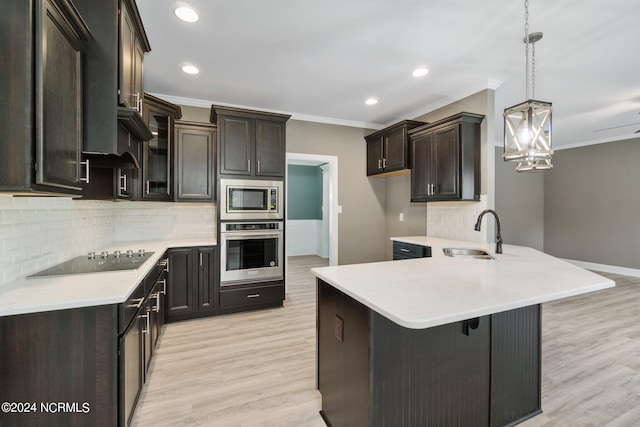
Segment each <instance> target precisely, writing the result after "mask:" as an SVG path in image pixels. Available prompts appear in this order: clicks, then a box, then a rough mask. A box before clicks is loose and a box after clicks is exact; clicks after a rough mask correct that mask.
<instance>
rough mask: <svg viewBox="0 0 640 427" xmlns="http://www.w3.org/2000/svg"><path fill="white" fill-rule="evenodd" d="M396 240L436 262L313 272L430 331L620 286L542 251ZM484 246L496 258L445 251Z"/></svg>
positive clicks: (402, 262) (408, 324)
mask: <svg viewBox="0 0 640 427" xmlns="http://www.w3.org/2000/svg"><path fill="white" fill-rule="evenodd" d="M391 240H395V241H399V242H406V243H413V244H418V245H422V246H430V247H431V252H432V257H431V258H418V259H408V260H400V261H386V262H375V263H366V264H353V265H344V266H334V267H319V268H314V269H312V272H313V274H315V275H316V277H318V278H320V279H322V280H324V281H325V282H327V283H329V284H330V285H332V286H333V287H335V288H336V289H338V290H340V291H342V292H344V293H345V294H347V295H349V296H351V297H352V298H354V299H355V300H357V301H359V302H361V303H362V304H364V305H365V306H367V307H369V308H370V309H372V310H374V311H376V312H378V313H379V314H381V315H383V316H385V317H386V318H388V319H390V320H392V321H394V322H395V323H397V324H399V325H401V326H404V327H406V328H411V329H423V328H429V327H433V326H438V325H443V324H446V323H452V322H457V321H461V320H465V319H469V318H473V317H479V316H484V315H488V314H493V313H498V312H502V311H507V310H511V309H516V308H521V307H526V306H530V305H534V304H540V303H543V302H547V301H553V300H556V299H561V298H566V297H570V296H574V295H580V294H584V293H588V292H593V291H597V290H601V289H606V288H610V287H613V286H615V282H614V281H612V280H610V279H608V278H606V277H602V276H600V275H598V274H595V273H592V272H590V271H587V270H584V269H582V268H580V267H577V266H575V265H573V264H570V263H568V262H566V261H563V260H560V259H558V258H555V257H552V256H550V255H546V254H544V253H542V252H540V251H537V250H535V249H531V248H527V247H523V246H513V245H504V246H503V253H502V254H496V253H495V244H493V243H491V244H481V243H469V242H461V241H455V240H445V239H438V238H432V237H425V236H412V237H397V238H396V237H393V238H391ZM445 247H456V248H475V249H484V250H486V251H487V252H489V253H490V254H491V255H492V256H494V257H495V259H493V260H486V259H470V258H463V257H457V258H451V257H447V256H445V255H444V254H443V252H442V248H445Z"/></svg>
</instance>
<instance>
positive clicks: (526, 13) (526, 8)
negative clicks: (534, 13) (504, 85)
mask: <svg viewBox="0 0 640 427" xmlns="http://www.w3.org/2000/svg"><path fill="white" fill-rule="evenodd" d="M524 53H525V56H526V61H525V87H526V90H525V92H526V94H527V97H526V99H529V0H524Z"/></svg>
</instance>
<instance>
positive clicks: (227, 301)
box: [220, 284, 284, 307]
mask: <svg viewBox="0 0 640 427" xmlns="http://www.w3.org/2000/svg"><path fill="white" fill-rule="evenodd" d="M282 300H284V284H278V285H267V286H264V285H263V286H254V287H251V288H239V289H238V288H236V289H222V290H220V307H232V306H234V305H253V304H264V303H277V302H281V301H282Z"/></svg>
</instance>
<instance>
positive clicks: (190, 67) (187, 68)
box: [182, 65, 200, 74]
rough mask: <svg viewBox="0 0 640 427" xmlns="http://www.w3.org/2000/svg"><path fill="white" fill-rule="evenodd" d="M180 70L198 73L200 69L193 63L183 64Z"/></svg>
mask: <svg viewBox="0 0 640 427" xmlns="http://www.w3.org/2000/svg"><path fill="white" fill-rule="evenodd" d="M182 71H184V72H185V73H187V74H198V73H199V72H200V70H198V67H194V66H193V65H184V66H183V67H182Z"/></svg>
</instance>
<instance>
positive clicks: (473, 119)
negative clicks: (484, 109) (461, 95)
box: [408, 112, 485, 136]
mask: <svg viewBox="0 0 640 427" xmlns="http://www.w3.org/2000/svg"><path fill="white" fill-rule="evenodd" d="M484 118H485V116H484V114H476V113H467V112H461V113H458V114H454V115H453V116H449V117H445V118H444V119H441V120H438V121H436V122H433V123H428V124H426V125H424V126H420V127H417V128H414V129H411V130H410V131H409V132H408V133H409V135H410V136H411V135H415V134H419V133H424V131H428V130H431V129H433V128H436V127H438V126H440V125H451V124H454V123H462V122H466V123H478V124H479V123H482V121H483V120H484Z"/></svg>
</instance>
